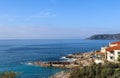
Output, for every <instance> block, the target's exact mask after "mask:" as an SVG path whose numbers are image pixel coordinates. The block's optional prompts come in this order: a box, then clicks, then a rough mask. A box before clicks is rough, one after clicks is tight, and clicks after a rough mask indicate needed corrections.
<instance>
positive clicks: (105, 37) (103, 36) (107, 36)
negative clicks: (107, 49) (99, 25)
mask: <svg viewBox="0 0 120 78" xmlns="http://www.w3.org/2000/svg"><path fill="white" fill-rule="evenodd" d="M87 39H89V40H120V33H119V34H97V35H93V36H91V37H89V38H87Z"/></svg>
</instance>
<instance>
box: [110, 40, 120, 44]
mask: <svg viewBox="0 0 120 78" xmlns="http://www.w3.org/2000/svg"><path fill="white" fill-rule="evenodd" d="M111 44H120V41H116V42H112V43H111Z"/></svg>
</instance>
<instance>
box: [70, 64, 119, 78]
mask: <svg viewBox="0 0 120 78" xmlns="http://www.w3.org/2000/svg"><path fill="white" fill-rule="evenodd" d="M70 78H120V64H118V63H117V64H115V63H106V64H104V65H101V64H98V65H96V64H93V65H91V66H86V67H82V68H75V69H73V71H72V72H71V74H70Z"/></svg>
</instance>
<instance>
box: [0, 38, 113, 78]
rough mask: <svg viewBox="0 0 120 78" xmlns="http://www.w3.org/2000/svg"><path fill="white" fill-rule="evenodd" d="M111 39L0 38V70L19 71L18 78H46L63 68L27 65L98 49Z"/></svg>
mask: <svg viewBox="0 0 120 78" xmlns="http://www.w3.org/2000/svg"><path fill="white" fill-rule="evenodd" d="M112 41H113V40H78V39H74V40H70V39H68V40H67V39H66V40H63V39H61V40H60V39H58V40H55V39H54V40H52V39H51V40H0V71H15V72H21V75H20V76H19V77H18V78H48V77H49V76H51V75H53V74H55V73H56V72H59V71H61V70H63V69H59V68H48V67H38V66H32V65H28V64H27V63H28V62H30V61H58V60H60V58H61V57H62V56H65V55H67V54H71V53H77V52H88V51H94V50H98V49H100V47H102V46H105V45H107V44H108V43H109V42H112Z"/></svg>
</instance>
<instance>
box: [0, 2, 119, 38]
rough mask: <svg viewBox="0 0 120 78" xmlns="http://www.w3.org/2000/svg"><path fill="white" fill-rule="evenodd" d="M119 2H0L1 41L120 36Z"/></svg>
mask: <svg viewBox="0 0 120 78" xmlns="http://www.w3.org/2000/svg"><path fill="white" fill-rule="evenodd" d="M119 29H120V0H0V39H84V38H87V37H89V36H91V35H94V34H115V33H120V30H119Z"/></svg>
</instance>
